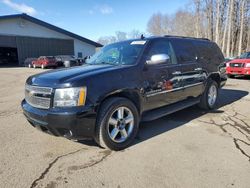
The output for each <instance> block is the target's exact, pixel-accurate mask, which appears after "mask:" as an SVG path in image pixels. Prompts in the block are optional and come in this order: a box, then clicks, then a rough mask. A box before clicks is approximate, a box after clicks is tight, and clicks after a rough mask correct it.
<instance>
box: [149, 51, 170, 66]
mask: <svg viewBox="0 0 250 188" xmlns="http://www.w3.org/2000/svg"><path fill="white" fill-rule="evenodd" d="M169 60H170V57H169V56H168V55H167V54H156V55H152V57H151V59H150V60H148V61H147V62H146V63H147V65H158V64H162V63H167V62H168V61H169Z"/></svg>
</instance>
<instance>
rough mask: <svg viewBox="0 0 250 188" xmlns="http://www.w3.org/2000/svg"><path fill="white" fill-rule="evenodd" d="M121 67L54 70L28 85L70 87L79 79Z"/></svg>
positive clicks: (35, 77) (29, 82)
mask: <svg viewBox="0 0 250 188" xmlns="http://www.w3.org/2000/svg"><path fill="white" fill-rule="evenodd" d="M120 68H121V66H114V65H103V64H102V65H83V66H77V67H72V68H64V69H58V70H52V71H48V72H43V73H40V74H36V75H34V76H31V77H29V78H28V79H27V81H26V82H27V84H30V85H39V86H45V87H46V86H47V87H58V86H60V85H64V86H65V87H67V86H68V87H69V86H70V85H71V84H72V82H74V81H78V80H79V79H82V78H86V77H89V76H94V75H97V74H100V73H103V72H107V71H113V70H116V69H120Z"/></svg>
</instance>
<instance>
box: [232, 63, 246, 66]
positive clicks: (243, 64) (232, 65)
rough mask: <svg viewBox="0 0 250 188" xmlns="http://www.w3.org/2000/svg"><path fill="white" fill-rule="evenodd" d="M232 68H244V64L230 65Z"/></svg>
mask: <svg viewBox="0 0 250 188" xmlns="http://www.w3.org/2000/svg"><path fill="white" fill-rule="evenodd" d="M230 67H244V63H230Z"/></svg>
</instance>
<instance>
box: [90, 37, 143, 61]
mask: <svg viewBox="0 0 250 188" xmlns="http://www.w3.org/2000/svg"><path fill="white" fill-rule="evenodd" d="M145 43H146V41H125V42H119V43H114V44H110V45H107V46H105V47H103V48H102V49H101V50H100V51H99V52H97V53H96V54H95V55H94V56H92V57H91V58H90V59H88V60H87V62H86V63H87V64H95V65H96V64H112V65H134V64H135V63H136V61H137V58H138V56H139V55H140V53H141V51H142V49H143V47H144V45H145Z"/></svg>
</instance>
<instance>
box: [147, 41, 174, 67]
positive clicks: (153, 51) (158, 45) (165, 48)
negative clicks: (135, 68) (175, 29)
mask: <svg viewBox="0 0 250 188" xmlns="http://www.w3.org/2000/svg"><path fill="white" fill-rule="evenodd" d="M158 54H166V55H168V56H169V57H170V61H169V64H177V59H176V56H175V53H174V50H173V47H172V45H171V43H170V42H169V41H167V40H157V41H155V42H153V44H152V45H151V47H150V49H149V51H148V55H147V60H150V58H151V57H152V56H153V55H158Z"/></svg>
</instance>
